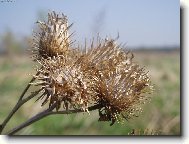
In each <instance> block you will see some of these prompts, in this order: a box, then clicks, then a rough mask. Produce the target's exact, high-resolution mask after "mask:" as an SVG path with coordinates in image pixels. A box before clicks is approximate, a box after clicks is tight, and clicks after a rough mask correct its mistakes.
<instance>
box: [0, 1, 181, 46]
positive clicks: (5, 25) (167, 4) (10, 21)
mask: <svg viewBox="0 0 189 144" xmlns="http://www.w3.org/2000/svg"><path fill="white" fill-rule="evenodd" d="M8 1H11V0H0V35H2V34H3V33H4V32H6V31H7V30H10V31H12V32H13V33H14V34H16V35H17V36H18V37H19V36H30V35H32V30H33V29H34V28H35V26H36V24H35V22H36V21H37V20H38V19H39V20H40V19H44V16H46V15H47V12H50V11H53V10H54V11H56V12H57V13H64V14H65V15H67V16H68V20H69V23H74V25H73V27H72V29H71V31H75V35H74V37H73V39H76V41H78V42H83V41H84V40H85V38H86V39H87V40H88V41H90V40H91V39H92V38H93V37H96V36H97V33H99V35H100V36H101V37H102V38H105V37H111V38H115V37H117V35H118V33H119V37H120V38H119V40H118V41H119V42H120V43H124V44H126V46H129V47H154V46H155V47H161V46H175V45H176V46H178V45H180V1H179V0H27V1H26V0H12V2H8Z"/></svg>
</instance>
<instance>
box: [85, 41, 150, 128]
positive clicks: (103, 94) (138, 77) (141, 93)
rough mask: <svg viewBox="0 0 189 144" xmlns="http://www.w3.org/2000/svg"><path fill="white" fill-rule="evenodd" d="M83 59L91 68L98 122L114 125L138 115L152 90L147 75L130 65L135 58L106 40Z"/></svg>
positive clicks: (90, 50) (142, 70)
mask: <svg viewBox="0 0 189 144" xmlns="http://www.w3.org/2000/svg"><path fill="white" fill-rule="evenodd" d="M86 57H87V58H88V60H87V63H88V65H93V66H94V68H93V73H91V77H92V78H91V81H92V82H93V83H94V93H96V101H97V103H99V104H100V105H101V108H100V109H99V116H100V118H99V120H100V121H112V124H113V123H114V122H115V121H116V120H118V121H119V120H121V119H123V118H125V119H129V118H130V117H132V116H137V115H138V114H139V113H140V112H141V111H142V109H141V107H140V106H141V104H143V103H145V101H146V100H148V97H147V94H148V93H150V92H151V90H152V88H151V86H150V85H151V84H150V79H149V77H148V74H147V72H145V70H144V68H140V67H139V65H138V64H135V63H134V62H133V58H134V55H133V54H132V53H129V52H125V51H124V50H123V49H122V48H121V47H120V46H119V45H116V44H115V42H114V40H108V41H104V42H101V43H100V44H99V45H97V47H96V48H91V49H89V50H88V53H87V54H86Z"/></svg>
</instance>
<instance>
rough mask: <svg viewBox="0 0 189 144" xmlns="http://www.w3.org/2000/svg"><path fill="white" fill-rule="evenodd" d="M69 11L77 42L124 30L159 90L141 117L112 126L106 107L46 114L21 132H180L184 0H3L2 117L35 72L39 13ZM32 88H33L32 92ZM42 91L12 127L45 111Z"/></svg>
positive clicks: (42, 16) (0, 5) (128, 47)
mask: <svg viewBox="0 0 189 144" xmlns="http://www.w3.org/2000/svg"><path fill="white" fill-rule="evenodd" d="M53 10H54V11H56V12H57V13H62V12H63V13H64V14H66V15H67V16H68V19H69V22H70V23H74V25H73V27H72V29H71V30H72V31H73V32H74V31H75V35H74V36H73V39H74V40H76V42H75V44H78V43H79V44H83V43H84V41H85V38H87V40H88V42H90V40H91V39H93V37H96V36H97V34H98V33H99V35H100V36H101V37H102V38H105V37H111V38H116V37H117V35H118V33H119V36H120V38H119V39H118V43H123V44H126V50H131V51H132V52H133V53H134V55H135V61H136V62H138V63H140V65H142V66H144V67H145V68H146V70H148V71H149V74H150V76H151V80H152V83H153V84H154V86H155V92H154V94H153V95H152V99H151V102H150V103H147V104H146V105H144V106H143V108H144V112H143V113H142V114H141V115H140V116H139V117H137V118H133V119H130V120H129V121H126V122H125V124H119V123H116V124H115V125H113V126H109V123H108V122H98V112H95V111H94V112H91V114H90V115H88V114H85V113H84V114H82V113H81V114H72V115H57V116H56V115H54V116H49V117H46V118H44V119H42V120H40V121H38V122H36V123H34V124H32V125H31V126H28V127H26V128H25V129H23V130H22V131H20V132H18V133H17V134H20V135H41V134H44V135H127V134H128V133H129V132H131V131H132V130H133V129H136V130H145V129H149V131H156V132H159V133H160V134H162V135H180V133H181V130H180V1H179V0H166V1H165V0H153V1H152V0H142V1H141V0H117V1H115V0H101V1H96V0H90V1H88V0H80V1H76V0H69V1H68V0H67V1H66V0H57V1H52V0H40V1H39V0H32V1H31V0H28V1H24V0H12V1H7V0H2V1H0V19H1V21H0V123H1V122H2V121H3V120H4V118H5V117H6V116H7V115H8V113H9V112H10V110H11V109H12V108H13V106H14V105H15V104H16V102H17V100H18V98H19V95H20V94H21V93H22V91H23V90H24V88H25V86H26V85H27V84H28V82H29V81H30V79H31V76H30V75H29V74H35V70H34V67H35V63H34V62H33V61H32V59H31V58H30V55H29V52H28V49H29V48H30V45H29V40H30V39H31V38H32V31H33V30H35V27H36V24H35V22H36V21H37V20H41V21H43V20H46V19H47V13H48V12H50V11H53ZM28 94H29V92H28ZM34 102H35V99H34V100H33V101H31V102H29V103H28V104H26V105H24V106H23V107H22V108H21V109H20V110H19V111H18V112H17V113H16V114H15V116H14V117H13V118H12V119H11V121H10V123H9V124H8V126H7V128H6V129H5V132H6V131H8V130H9V129H11V128H13V127H15V126H17V125H18V124H20V123H22V122H24V121H25V120H27V119H28V118H30V117H31V116H33V115H34V114H36V113H37V112H39V111H41V110H42V108H41V107H40V102H36V103H34Z"/></svg>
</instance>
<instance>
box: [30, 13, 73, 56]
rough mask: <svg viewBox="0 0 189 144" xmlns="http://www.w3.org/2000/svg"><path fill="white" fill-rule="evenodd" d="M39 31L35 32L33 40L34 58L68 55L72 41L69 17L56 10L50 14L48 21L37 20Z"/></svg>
mask: <svg viewBox="0 0 189 144" xmlns="http://www.w3.org/2000/svg"><path fill="white" fill-rule="evenodd" d="M37 24H38V25H39V31H38V32H36V33H34V38H33V41H32V48H33V55H34V59H37V60H40V59H41V58H48V57H53V56H57V55H66V53H67V51H69V48H70V45H71V43H72V41H71V40H70V36H71V35H72V34H69V29H70V27H71V26H72V24H71V25H69V24H68V20H67V17H66V16H65V15H64V14H62V15H58V14H56V13H55V12H52V13H49V14H48V21H47V22H41V21H37Z"/></svg>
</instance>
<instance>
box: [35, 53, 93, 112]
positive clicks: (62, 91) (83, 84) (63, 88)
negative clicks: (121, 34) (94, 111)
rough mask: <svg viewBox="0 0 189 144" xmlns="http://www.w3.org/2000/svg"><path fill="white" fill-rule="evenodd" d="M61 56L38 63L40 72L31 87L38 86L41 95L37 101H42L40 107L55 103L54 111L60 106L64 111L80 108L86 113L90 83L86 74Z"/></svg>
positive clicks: (89, 96) (89, 97)
mask: <svg viewBox="0 0 189 144" xmlns="http://www.w3.org/2000/svg"><path fill="white" fill-rule="evenodd" d="M65 59H66V58H65V57H64V58H63V56H58V57H54V58H49V59H43V61H41V62H40V64H41V66H42V67H41V68H40V69H37V71H38V72H40V75H39V76H36V78H37V80H38V82H36V83H33V85H37V86H40V87H41V89H42V94H41V96H39V98H38V99H44V100H43V103H42V106H43V105H44V104H46V103H47V102H48V103H49V106H51V105H52V104H54V103H56V109H57V110H59V109H60V108H61V105H62V106H63V108H64V109H67V110H68V109H69V108H82V109H83V110H84V111H87V108H88V105H89V104H90V103H91V94H90V93H89V92H90V91H91V90H89V89H91V86H90V82H89V81H88V75H87V73H83V72H82V71H81V69H80V67H79V66H78V65H76V66H74V65H73V62H72V63H71V62H67V61H66V60H65Z"/></svg>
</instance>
